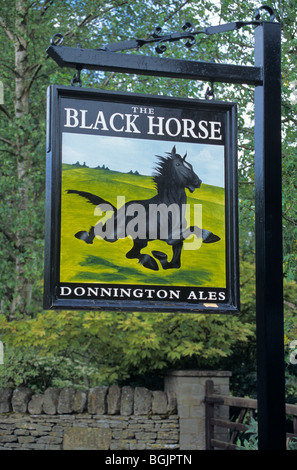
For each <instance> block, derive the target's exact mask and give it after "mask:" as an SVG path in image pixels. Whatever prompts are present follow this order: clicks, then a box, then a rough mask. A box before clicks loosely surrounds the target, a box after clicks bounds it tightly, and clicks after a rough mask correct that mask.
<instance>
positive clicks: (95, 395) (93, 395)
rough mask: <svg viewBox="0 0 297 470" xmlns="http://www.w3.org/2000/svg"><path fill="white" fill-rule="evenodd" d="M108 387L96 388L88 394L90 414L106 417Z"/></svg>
mask: <svg viewBox="0 0 297 470" xmlns="http://www.w3.org/2000/svg"><path fill="white" fill-rule="evenodd" d="M107 391H108V387H104V386H101V387H94V388H91V389H90V390H89V394H88V412H89V413H90V414H97V415H104V414H106V411H107V404H106V395H107Z"/></svg>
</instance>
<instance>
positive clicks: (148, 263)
mask: <svg viewBox="0 0 297 470" xmlns="http://www.w3.org/2000/svg"><path fill="white" fill-rule="evenodd" d="M139 263H140V264H142V266H144V267H145V268H147V269H152V270H153V271H158V270H159V266H158V264H157V262H156V261H155V260H154V258H152V257H151V256H150V255H140V257H139Z"/></svg>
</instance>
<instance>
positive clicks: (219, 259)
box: [60, 164, 226, 288]
mask: <svg viewBox="0 0 297 470" xmlns="http://www.w3.org/2000/svg"><path fill="white" fill-rule="evenodd" d="M67 189H76V190H81V191H88V192H90V193H93V194H96V195H98V196H100V197H102V198H103V199H105V200H107V201H109V202H110V203H112V204H113V205H115V206H117V196H122V197H125V201H126V202H128V201H130V200H132V199H135V198H136V199H148V198H151V197H152V196H154V195H155V194H156V190H155V188H154V185H153V181H152V178H151V177H149V176H141V175H137V174H131V173H129V174H125V173H119V172H115V171H111V170H106V169H92V168H87V167H79V168H76V167H74V166H72V165H66V164H63V168H62V208H61V269H60V280H61V282H82V283H119V284H155V285H170V286H183V285H188V286H197V287H203V286H209V287H221V288H223V287H225V285H226V281H225V205H224V189H222V188H219V187H215V186H209V185H204V184H203V185H201V188H200V189H197V190H196V191H195V192H194V193H192V194H190V193H189V195H188V201H187V202H188V204H191V213H192V214H193V207H194V206H193V205H194V204H202V226H203V228H206V229H208V230H210V231H212V232H214V233H215V234H217V235H219V237H220V238H221V240H220V241H219V242H217V243H213V244H202V245H201V247H200V248H199V249H195V250H193V249H192V247H193V246H194V244H193V243H192V245H190V243H191V240H190V241H187V242H185V244H184V249H183V252H182V266H181V268H180V269H178V270H167V271H164V270H162V268H161V266H160V270H159V271H151V270H148V269H146V268H144V267H143V266H142V265H140V264H139V263H138V261H137V260H128V259H127V258H126V256H125V255H126V253H127V251H129V250H130V249H131V247H132V244H133V242H132V240H131V239H129V238H126V239H123V240H118V241H117V242H115V243H108V242H106V241H105V240H103V239H99V238H95V240H94V242H93V244H92V245H88V244H86V243H84V242H83V241H81V240H78V239H77V238H75V237H74V234H75V233H76V232H78V231H80V230H89V228H90V227H91V226H92V225H95V224H96V223H97V222H98V221H99V220H100V218H99V217H98V216H96V215H94V211H95V206H93V205H91V204H89V203H88V202H87V201H86V199H84V198H81V197H79V196H77V195H75V194H67V193H66V190H67ZM186 244H188V245H187V246H188V248H189V249H186ZM152 250H159V251H163V252H166V253H167V254H168V257H169V259H171V248H170V247H169V246H168V245H167V244H166V243H165V242H163V241H154V242H149V244H148V246H147V247H146V248H145V249H144V250H143V253H149V254H150V253H151V251H152Z"/></svg>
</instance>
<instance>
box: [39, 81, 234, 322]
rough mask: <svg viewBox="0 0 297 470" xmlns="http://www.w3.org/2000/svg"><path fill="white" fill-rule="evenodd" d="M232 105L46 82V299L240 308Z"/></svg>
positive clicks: (139, 307) (86, 305) (53, 304)
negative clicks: (97, 89)
mask: <svg viewBox="0 0 297 470" xmlns="http://www.w3.org/2000/svg"><path fill="white" fill-rule="evenodd" d="M236 147H237V136H236V105H235V104H233V103H231V104H230V103H223V102H214V101H200V100H192V99H181V98H170V97H163V96H147V95H138V94H129V93H115V92H109V91H100V90H99V91H96V90H88V89H82V88H76V87H62V86H51V87H49V90H48V132H47V176H46V180H47V194H46V230H45V232H46V233H45V241H46V249H45V282H44V307H45V308H46V309H57V308H75V309H86V310H88V309H97V310H100V309H105V310H106V309H112V310H117V309H119V310H135V311H180V312H192V313H195V312H216V313H229V312H230V313H232V312H237V311H238V310H239V295H238V292H239V288H238V283H239V275H238V246H237V243H238V242H237V238H238V233H237V232H238V229H237V150H236Z"/></svg>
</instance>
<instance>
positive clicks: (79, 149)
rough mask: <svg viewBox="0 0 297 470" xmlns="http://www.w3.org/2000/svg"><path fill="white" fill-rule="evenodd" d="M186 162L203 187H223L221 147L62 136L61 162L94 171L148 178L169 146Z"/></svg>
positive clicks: (99, 137) (222, 154) (70, 135)
mask: <svg viewBox="0 0 297 470" xmlns="http://www.w3.org/2000/svg"><path fill="white" fill-rule="evenodd" d="M174 145H175V146H176V152H177V153H179V154H180V155H181V156H184V154H185V153H187V161H188V162H189V163H191V164H192V166H193V169H194V171H195V173H197V174H198V176H199V178H200V179H201V180H202V182H203V183H205V184H211V185H214V186H219V187H224V146H222V145H206V144H200V143H197V144H196V143H188V142H177V143H174V142H168V141H161V140H158V141H154V140H147V139H136V138H133V139H130V138H125V137H117V138H115V137H109V136H97V135H85V134H73V133H63V142H62V162H63V163H68V164H74V163H76V162H79V163H80V164H81V165H83V164H84V163H85V164H86V165H87V166H88V167H90V168H95V167H97V166H98V165H99V166H102V165H105V167H108V168H109V169H110V170H114V171H120V172H123V173H128V172H129V171H130V170H132V171H133V172H134V171H136V170H137V171H138V172H139V173H140V174H141V175H148V176H151V175H152V174H153V172H154V168H155V165H156V163H157V161H158V159H157V158H156V155H161V156H166V152H170V151H171V150H172V147H173V146H174Z"/></svg>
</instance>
